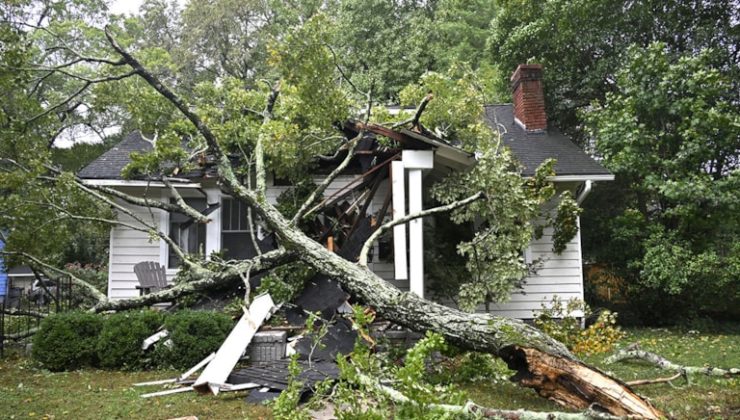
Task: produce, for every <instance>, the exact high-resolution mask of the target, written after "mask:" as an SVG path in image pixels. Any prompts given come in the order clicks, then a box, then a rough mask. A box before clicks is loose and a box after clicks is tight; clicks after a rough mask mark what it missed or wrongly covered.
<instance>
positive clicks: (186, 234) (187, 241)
mask: <svg viewBox="0 0 740 420" xmlns="http://www.w3.org/2000/svg"><path fill="white" fill-rule="evenodd" d="M185 203H187V204H188V205H189V206H191V207H193V208H194V209H196V210H198V211H204V210H205V209H206V207H208V204H207V203H206V199H205V198H185ZM170 238H172V240H173V241H174V242H175V243H176V244H178V245H179V246H180V248H182V250H183V251H184V252H185V253H186V254H205V251H206V225H205V224H203V223H195V222H194V221H193V220H192V219H191V218H189V217H188V216H185V215H184V214H181V213H170ZM168 250H169V252H168V259H167V267H168V268H177V267H178V266H179V265H180V263H181V261H180V257H179V256H178V255H177V254H176V253H175V252H174V250H173V249H172V247H168Z"/></svg>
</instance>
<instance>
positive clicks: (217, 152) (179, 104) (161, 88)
mask: <svg viewBox="0 0 740 420" xmlns="http://www.w3.org/2000/svg"><path fill="white" fill-rule="evenodd" d="M105 37H106V38H107V39H108V43H110V45H111V46H112V47H113V49H114V50H115V51H116V52H117V53H118V54H119V55H120V56H121V57H122V59H123V61H124V62H125V63H126V64H128V65H129V66H130V67H131V68H132V69H134V71H135V72H136V73H137V74H138V75H139V76H141V77H142V78H143V79H144V80H145V81H146V82H147V83H148V84H149V86H151V87H153V88H154V90H156V91H157V92H159V94H160V95H162V96H164V97H165V99H167V100H168V101H170V102H171V103H172V104H173V105H175V107H176V108H177V109H178V110H179V111H180V112H181V113H182V114H183V115H184V116H185V118H187V119H188V120H189V121H190V122H191V123H192V124H193V125H194V126H195V128H196V129H197V130H198V132H199V133H200V134H201V135H202V136H203V138H205V140H206V142H207V143H208V148H209V149H210V151H211V153H213V155H214V156H215V157H216V158H220V157H221V156H223V151H222V150H221V147H220V146H219V144H218V140H217V139H216V136H215V135H214V134H213V132H212V131H211V129H210V128H209V127H208V126H207V125H206V124H205V123H204V122H203V120H202V119H201V118H200V116H198V114H196V113H195V112H193V111H191V110H190V106H189V105H188V104H187V103H185V101H184V100H182V99H181V98H180V97H179V96H177V95H176V94H175V93H174V92H173V91H172V90H170V89H169V88H168V87H167V86H165V85H164V84H163V83H162V82H161V81H159V79H157V77H156V76H154V75H153V74H152V73H151V72H149V71H148V70H147V69H146V68H144V66H143V65H142V64H141V63H140V62H139V60H137V59H136V58H134V56H133V55H131V54H130V53H129V52H128V51H126V50H125V49H124V48H123V47H122V46H121V45H120V44H119V43H118V41H116V39H115V38H113V35H112V34H111V32H110V27H108V26H106V28H105Z"/></svg>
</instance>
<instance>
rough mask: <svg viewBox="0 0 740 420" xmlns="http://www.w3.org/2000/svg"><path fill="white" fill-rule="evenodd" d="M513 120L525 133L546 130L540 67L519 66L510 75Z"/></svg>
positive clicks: (530, 65) (531, 65) (533, 65)
mask: <svg viewBox="0 0 740 420" xmlns="http://www.w3.org/2000/svg"><path fill="white" fill-rule="evenodd" d="M511 91H512V96H513V100H514V119H515V121H516V122H517V123H518V124H519V125H521V126H523V127H524V128H525V129H526V130H527V131H541V130H546V129H547V114H546V113H545V96H544V94H543V93H542V65H540V64H520V65H519V66H518V67H517V68H516V70H515V71H514V74H512V75H511Z"/></svg>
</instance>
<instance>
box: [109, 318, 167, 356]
mask: <svg viewBox="0 0 740 420" xmlns="http://www.w3.org/2000/svg"><path fill="white" fill-rule="evenodd" d="M163 321H164V316H163V315H162V313H160V312H154V311H149V310H147V311H141V312H119V313H116V314H113V315H110V316H108V317H107V318H106V319H105V321H104V323H103V330H102V331H101V332H100V337H98V343H97V346H96V349H97V352H98V360H99V361H100V367H102V368H107V369H114V368H124V369H137V368H143V367H147V365H149V366H151V361H150V360H148V358H147V357H146V355H145V354H144V351H143V350H142V349H141V343H142V342H143V341H144V339H146V338H147V337H149V336H150V335H152V334H154V333H155V332H156V331H157V329H159V327H161V326H162V322H163Z"/></svg>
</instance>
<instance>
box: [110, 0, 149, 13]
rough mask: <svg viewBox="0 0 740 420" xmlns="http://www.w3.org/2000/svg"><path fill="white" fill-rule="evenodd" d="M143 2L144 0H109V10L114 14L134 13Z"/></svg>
mask: <svg viewBox="0 0 740 420" xmlns="http://www.w3.org/2000/svg"><path fill="white" fill-rule="evenodd" d="M143 2H144V0H113V1H111V2H110V11H111V13H116V14H123V13H125V14H127V15H129V14H135V13H136V12H138V11H139V6H141V3H143Z"/></svg>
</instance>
